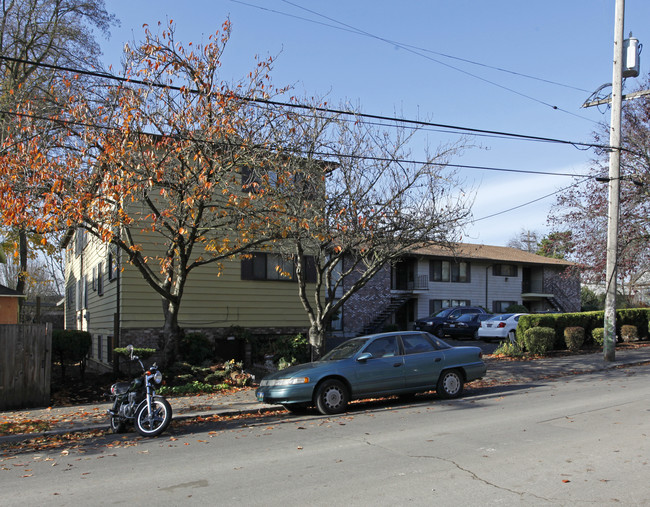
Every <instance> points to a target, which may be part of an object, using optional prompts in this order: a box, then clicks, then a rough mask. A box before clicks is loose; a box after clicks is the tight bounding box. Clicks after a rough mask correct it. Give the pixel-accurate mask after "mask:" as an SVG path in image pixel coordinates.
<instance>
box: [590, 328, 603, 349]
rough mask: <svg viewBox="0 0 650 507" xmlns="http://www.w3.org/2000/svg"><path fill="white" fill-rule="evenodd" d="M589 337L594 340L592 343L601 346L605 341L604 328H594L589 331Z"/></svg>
mask: <svg viewBox="0 0 650 507" xmlns="http://www.w3.org/2000/svg"><path fill="white" fill-rule="evenodd" d="M591 337H592V338H593V339H594V341H595V342H596V343H597V344H598V345H600V346H602V345H603V342H604V341H605V328H604V327H596V328H594V329H592V330H591Z"/></svg>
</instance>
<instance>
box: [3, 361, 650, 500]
mask: <svg viewBox="0 0 650 507" xmlns="http://www.w3.org/2000/svg"><path fill="white" fill-rule="evenodd" d="M649 415H650V368H649V367H648V366H638V367H632V368H623V369H617V370H608V371H605V372H600V373H594V374H587V375H579V376H570V377H565V378H563V379H561V380H558V381H550V382H544V383H536V384H534V385H524V386H522V385H519V386H500V387H493V388H486V389H482V390H480V389H479V390H475V391H473V392H472V393H469V395H468V396H466V397H464V398H462V399H459V400H453V401H442V400H439V399H438V398H436V397H435V396H427V397H424V398H420V399H419V400H418V401H416V402H413V403H411V404H398V403H397V402H391V403H390V404H377V403H373V404H367V403H366V404H361V405H358V406H356V407H353V409H352V410H351V411H350V412H348V413H347V414H344V415H342V416H339V417H329V418H328V417H322V416H319V415H317V414H315V413H314V414H311V415H309V416H301V417H296V416H290V415H281V416H278V415H271V416H265V417H259V418H244V419H233V420H231V421H228V422H218V423H204V424H201V425H197V426H186V427H177V428H175V429H173V430H172V431H171V432H170V433H167V434H165V435H164V436H162V437H160V438H158V439H151V440H141V439H138V438H136V435H135V434H127V435H125V436H124V437H123V438H121V437H119V436H118V437H113V436H111V437H105V438H104V437H102V438H97V439H92V440H89V441H86V443H85V444H82V445H80V446H79V447H77V446H75V445H74V443H70V444H68V445H64V446H63V447H58V448H55V449H50V450H46V449H41V450H38V451H28V452H19V453H13V454H11V453H10V454H8V455H4V456H0V487H1V488H2V493H3V495H2V498H3V499H2V504H3V505H21V506H23V505H37V504H47V505H70V506H76V505H113V504H115V505H121V504H127V503H128V504H136V505H142V504H145V503H147V504H149V503H151V504H155V505H181V504H203V505H206V504H208V505H226V504H227V505H260V506H262V505H264V506H275V505H283V506H291V505H328V506H329V505H336V504H339V505H373V506H381V505H407V504H408V505H432V504H434V503H436V504H438V505H492V504H498V505H610V504H611V505H615V504H616V505H645V504H650V486H649V485H648V476H649V475H650V465H648V461H649V460H650V442H649V438H648V435H649V434H650V428H649V427H648V420H649V417H648V416H649Z"/></svg>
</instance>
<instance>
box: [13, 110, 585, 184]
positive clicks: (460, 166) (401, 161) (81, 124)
mask: <svg viewBox="0 0 650 507" xmlns="http://www.w3.org/2000/svg"><path fill="white" fill-rule="evenodd" d="M0 114H3V115H11V116H20V117H27V118H31V119H35V120H40V121H49V122H52V123H61V124H64V125H75V126H78V127H84V128H98V129H103V130H118V128H117V127H109V126H106V125H98V124H93V123H87V122H80V121H75V120H64V119H61V118H50V117H47V116H40V115H35V114H27V113H17V112H15V111H7V110H2V109H0ZM132 133H133V134H138V135H150V134H148V133H146V132H135V131H132ZM173 137H175V138H177V139H179V140H184V141H194V142H203V143H212V144H219V143H218V142H215V141H211V140H208V139H197V138H195V137H194V138H185V137H182V136H178V135H175V136H173ZM15 144H17V143H14V145H15ZM240 146H243V144H242V145H240ZM282 151H284V152H287V151H294V152H295V153H296V154H297V155H299V156H304V153H303V152H300V151H298V150H288V149H287V148H282ZM311 154H312V155H315V156H317V157H322V158H329V157H340V158H347V159H355V160H368V161H374V162H394V163H398V164H414V165H438V166H444V167H455V168H458V169H476V170H482V171H495V172H507V173H518V174H535V175H546V176H567V177H572V178H580V177H583V178H592V177H593V176H589V175H585V174H572V173H559V172H550V171H532V170H526V169H508V168H503V167H490V166H479V165H464V164H451V163H438V162H428V161H423V160H414V159H400V158H395V157H373V156H369V155H350V154H345V153H326V152H312V153H311Z"/></svg>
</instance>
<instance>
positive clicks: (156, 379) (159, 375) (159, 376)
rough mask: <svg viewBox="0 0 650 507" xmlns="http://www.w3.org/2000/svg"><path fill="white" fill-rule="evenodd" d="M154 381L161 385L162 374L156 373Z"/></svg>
mask: <svg viewBox="0 0 650 507" xmlns="http://www.w3.org/2000/svg"><path fill="white" fill-rule="evenodd" d="M153 380H154V382H155V383H156V384H160V383H161V382H162V373H160V372H159V371H157V372H156V373H154V375H153Z"/></svg>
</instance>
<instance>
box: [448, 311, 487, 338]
mask: <svg viewBox="0 0 650 507" xmlns="http://www.w3.org/2000/svg"><path fill="white" fill-rule="evenodd" d="M492 317H493V315H492V314H491V313H466V314H464V315H461V316H460V317H458V318H457V319H456V320H454V321H452V322H448V323H446V324H444V325H443V326H442V328H441V330H440V332H441V333H442V335H443V338H444V337H445V336H450V337H451V338H473V339H474V340H478V330H479V328H480V327H481V322H483V321H484V320H487V319H491V318H492Z"/></svg>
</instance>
